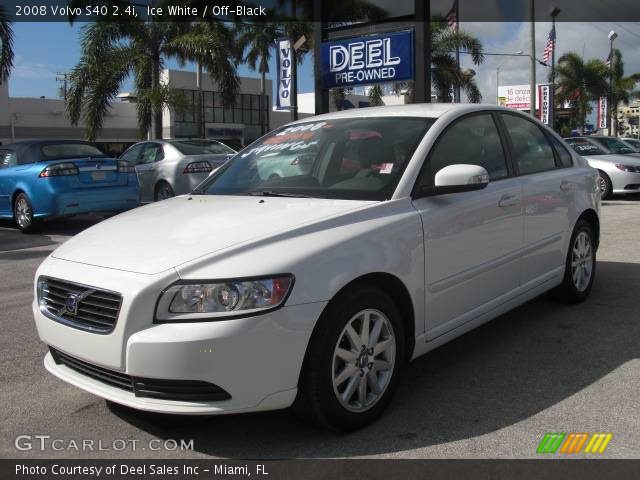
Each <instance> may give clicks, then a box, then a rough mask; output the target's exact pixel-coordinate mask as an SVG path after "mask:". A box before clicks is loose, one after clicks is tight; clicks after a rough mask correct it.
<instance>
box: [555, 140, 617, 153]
mask: <svg viewBox="0 0 640 480" xmlns="http://www.w3.org/2000/svg"><path fill="white" fill-rule="evenodd" d="M564 141H565V142H567V143H568V144H569V145H570V146H571V148H573V149H574V150H575V151H576V152H577V153H578V154H579V155H606V153H607V152H605V151H604V150H603V149H602V148H600V147H599V146H597V145H596V144H595V143H591V142H590V141H589V140H586V139H584V138H565V139H564Z"/></svg>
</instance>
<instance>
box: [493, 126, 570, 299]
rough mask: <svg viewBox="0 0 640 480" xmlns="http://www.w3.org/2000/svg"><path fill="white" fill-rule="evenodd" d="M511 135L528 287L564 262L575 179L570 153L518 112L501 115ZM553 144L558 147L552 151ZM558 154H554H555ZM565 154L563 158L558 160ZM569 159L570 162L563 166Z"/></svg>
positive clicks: (541, 281) (549, 274)
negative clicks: (519, 187) (520, 194)
mask: <svg viewBox="0 0 640 480" xmlns="http://www.w3.org/2000/svg"><path fill="white" fill-rule="evenodd" d="M500 116H501V119H502V121H503V122H504V126H505V129H506V131H507V132H508V136H509V138H510V142H509V143H510V149H511V156H512V158H513V162H514V166H515V168H516V171H517V174H518V175H519V178H520V179H521V180H522V185H523V207H524V210H523V211H524V250H523V258H522V280H521V281H522V284H523V286H524V287H525V288H532V287H535V286H536V285H539V284H541V283H543V282H545V281H546V280H549V279H550V278H551V277H553V276H554V275H556V274H557V273H558V272H559V271H560V270H561V269H562V267H563V265H564V261H565V257H564V253H563V248H564V242H563V240H564V236H565V234H566V233H567V229H568V228H569V214H570V212H569V208H570V206H571V205H572V204H573V198H574V195H575V194H576V186H577V184H576V182H577V181H579V179H578V178H573V177H572V170H571V169H567V168H563V167H564V166H570V162H571V156H570V155H569V158H568V159H567V158H566V155H567V154H568V152H566V150H564V147H563V146H562V145H561V144H560V142H557V144H558V145H557V146H556V147H553V146H552V143H551V136H547V134H546V133H545V132H544V131H543V129H542V128H541V127H540V126H539V125H537V124H536V123H534V122H532V121H531V120H529V119H527V118H525V117H524V116H522V115H517V114H510V113H501V114H500ZM556 148H562V149H563V150H564V152H562V150H560V151H556ZM556 157H557V158H556ZM563 158H564V160H563ZM563 162H564V163H565V164H566V163H568V162H569V165H563Z"/></svg>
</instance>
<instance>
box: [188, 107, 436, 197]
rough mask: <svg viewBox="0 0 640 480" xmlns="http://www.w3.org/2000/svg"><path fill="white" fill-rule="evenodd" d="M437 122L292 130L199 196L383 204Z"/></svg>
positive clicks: (355, 122) (235, 163)
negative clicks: (318, 199) (328, 200)
mask: <svg viewBox="0 0 640 480" xmlns="http://www.w3.org/2000/svg"><path fill="white" fill-rule="evenodd" d="M434 121H435V119H433V118H407V117H399V118H389V117H386V118H350V119H338V120H325V121H318V122H309V123H303V124H297V125H292V126H289V127H284V128H282V129H280V130H277V131H275V132H273V133H271V134H269V135H267V136H266V137H263V138H262V139H260V140H259V141H257V142H255V143H253V144H252V145H250V146H249V147H247V148H246V149H244V150H242V151H241V152H240V153H239V154H238V155H236V157H234V158H233V159H232V160H231V161H230V162H229V163H227V164H226V165H225V166H223V167H222V168H221V169H220V170H219V171H218V172H216V174H214V175H212V176H211V177H210V178H209V179H207V180H205V182H204V183H202V184H201V185H200V186H199V187H198V188H197V190H196V191H195V192H194V193H200V194H207V195H269V196H280V195H282V196H302V197H320V198H338V199H363V200H384V199H388V198H390V197H391V195H392V194H393V191H394V190H395V188H396V185H397V184H398V181H399V180H400V177H401V176H402V173H403V172H404V169H405V167H406V166H407V163H408V162H409V160H410V159H411V157H412V155H413V152H414V151H415V149H416V147H417V146H418V143H419V142H420V140H421V139H422V137H423V136H424V134H425V132H426V131H427V130H428V129H429V127H430V126H431V125H433V123H434Z"/></svg>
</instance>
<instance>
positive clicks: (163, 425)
mask: <svg viewBox="0 0 640 480" xmlns="http://www.w3.org/2000/svg"><path fill="white" fill-rule="evenodd" d="M99 220H100V219H96V218H92V217H83V218H76V219H71V220H65V221H60V222H54V223H49V224H47V225H46V226H45V227H44V228H43V229H42V230H41V231H40V232H39V233H37V234H35V235H30V236H26V235H23V234H21V233H19V232H18V231H17V230H15V229H13V227H12V225H11V224H10V223H9V222H4V223H0V328H1V331H2V334H1V335H0V352H1V353H0V363H1V368H0V405H1V406H2V409H1V410H0V418H1V421H2V428H1V433H0V457H4V458H36V457H39V458H45V457H46V458H80V457H85V458H151V459H153V458H203V457H233V458H253V459H256V458H294V457H295V458H299V457H312V458H318V457H320V458H322V457H340V458H344V457H378V458H536V457H539V455H538V454H536V447H537V445H538V443H539V442H540V439H541V438H542V436H543V435H544V434H545V433H547V432H590V433H596V432H603V433H612V435H613V439H612V440H611V442H610V444H609V446H608V448H607V450H606V451H605V453H603V454H601V455H598V457H599V458H640V308H639V306H640V197H635V198H619V199H615V200H612V201H607V202H604V203H603V207H602V238H601V246H600V250H599V252H598V264H597V277H596V281H595V285H594V288H593V291H592V295H591V297H590V298H589V300H587V301H586V302H585V303H583V304H580V305H577V306H565V305H559V304H557V303H555V302H554V301H553V300H551V299H550V298H549V297H548V296H546V295H545V296H542V297H539V298H537V299H535V300H533V301H531V302H529V303H527V304H526V305H523V306H521V307H520V308H518V309H516V310H514V311H512V312H510V313H508V314H506V315H503V316H501V317H500V318H498V319H496V320H494V321H492V322H490V323H488V324H486V325H484V326H483V327H481V328H479V329H477V330H475V331H473V332H470V333H468V334H466V335H464V336H463V337H461V338H459V339H457V340H455V341H453V342H451V343H449V344H448V345H445V346H443V347H441V348H439V349H437V350H435V351H433V352H431V353H429V354H427V355H426V356H423V357H421V358H419V359H418V360H416V361H414V362H413V363H412V364H411V365H410V366H409V367H408V369H407V371H406V372H405V373H404V375H403V379H402V383H401V385H400V387H399V390H398V392H397V395H396V397H395V399H394V402H393V403H392V405H391V407H390V408H389V409H388V411H387V413H386V414H385V415H384V417H383V418H381V419H380V420H379V421H378V422H376V423H375V424H374V425H372V426H370V427H368V428H365V429H363V430H361V431H358V432H355V433H352V434H349V435H340V434H336V433H330V432H325V431H321V430H318V429H316V428H314V427H312V426H310V425H307V424H305V423H303V422H301V421H299V420H297V419H296V418H295V417H293V415H292V414H290V413H289V412H288V411H279V412H271V413H260V414H246V415H233V416H219V417H204V418H203V417H174V416H165V415H156V414H147V413H140V412H135V411H133V410H129V409H126V408H123V407H118V406H114V405H111V404H108V403H107V402H105V401H104V400H102V399H100V398H98V397H95V396H93V395H91V394H88V393H85V392H83V391H82V390H79V389H77V388H75V387H72V386H70V385H68V384H66V383H64V382H62V381H60V380H58V379H56V378H55V377H53V376H52V375H50V374H48V373H47V372H46V371H45V369H44V367H43V365H42V359H43V356H44V354H45V352H46V347H45V345H43V344H42V343H40V341H39V340H38V337H37V334H36V329H35V326H34V323H33V319H32V314H31V308H30V304H31V301H32V297H33V293H32V288H33V276H34V273H35V271H36V268H37V267H38V265H39V263H40V262H41V261H42V260H43V259H44V258H45V257H46V256H47V255H48V254H49V253H50V252H51V251H52V250H53V249H54V248H55V247H56V246H57V245H59V244H60V243H62V242H64V241H65V240H66V239H67V238H69V237H70V236H72V235H74V234H76V233H78V232H79V231H81V230H83V229H84V228H87V227H88V226H90V225H92V224H93V223H95V222H97V221H99ZM19 435H28V436H31V442H32V446H33V448H31V449H29V450H18V449H17V448H16V447H15V441H16V437H18V436H19ZM35 435H48V436H50V438H49V439H45V440H44V442H45V446H46V448H45V449H44V450H41V449H40V448H39V442H40V440H36V439H35ZM22 438H23V439H24V438H25V437H22ZM53 439H60V440H61V441H59V442H57V443H56V447H57V448H61V450H54V449H53V448H52V446H51V443H50V441H51V440H53ZM167 439H176V440H177V441H178V442H179V441H180V439H183V440H185V441H186V442H187V443H188V442H189V441H191V440H193V450H186V451H185V450H180V449H172V448H173V443H172V442H171V440H169V442H168V443H167V444H166V445H167V446H168V448H169V450H151V449H150V448H149V446H150V445H151V444H150V443H149V441H150V440H160V443H157V442H156V443H154V444H153V445H155V447H156V448H158V447H159V446H160V445H162V444H163V443H162V442H164V441H165V440H167ZM83 440H84V441H86V440H93V441H94V443H93V445H94V450H93V451H91V450H88V451H87V450H85V451H81V449H80V448H78V449H75V448H73V445H74V444H76V445H77V444H81V443H82V441H83ZM121 440H122V441H121ZM123 441H126V442H127V443H126V444H127V447H126V448H125V449H124V450H119V448H120V447H121V446H122V444H123ZM152 443H153V442H152ZM133 444H135V445H136V447H135V449H134V448H133V446H132V445H133ZM21 445H22V447H23V448H25V445H26V444H25V443H21ZM98 446H100V448H102V449H101V450H98ZM78 450H80V451H78ZM581 456H582V457H588V455H585V454H583V455H581Z"/></svg>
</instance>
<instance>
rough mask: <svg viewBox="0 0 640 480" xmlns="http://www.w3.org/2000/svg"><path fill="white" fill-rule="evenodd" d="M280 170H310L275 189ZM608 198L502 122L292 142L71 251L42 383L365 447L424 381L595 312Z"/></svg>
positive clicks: (572, 163)
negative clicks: (445, 362) (286, 411)
mask: <svg viewBox="0 0 640 480" xmlns="http://www.w3.org/2000/svg"><path fill="white" fill-rule="evenodd" d="M284 162H288V163H290V164H292V165H294V166H297V168H290V169H281V171H282V172H284V173H283V174H282V175H278V176H273V175H267V174H268V173H269V172H271V171H272V169H271V168H269V165H271V164H277V165H281V164H282V163H284ZM265 172H266V173H265ZM597 180H598V173H597V171H596V170H594V169H592V168H591V167H589V166H588V165H587V163H586V161H585V160H583V159H582V158H581V157H580V156H578V155H577V154H575V153H574V152H572V151H571V150H570V149H569V148H567V146H566V144H565V143H564V142H563V141H562V140H561V139H560V138H559V137H558V136H557V135H556V134H555V133H553V132H552V131H550V130H548V129H547V128H546V127H544V126H542V125H541V124H539V123H538V122H537V121H535V120H533V119H532V118H531V117H528V116H525V115H523V114H521V113H518V112H516V111H513V110H507V109H501V108H498V107H490V106H479V105H468V106H461V105H431V106H429V105H407V106H399V107H382V108H367V109H359V110H350V111H346V112H340V113H336V114H329V115H322V116H318V117H314V118H311V119H305V120H302V121H299V122H296V123H293V124H290V125H287V126H285V127H282V128H280V129H279V130H276V131H274V132H273V133H271V134H269V135H267V136H265V137H263V138H262V139H260V140H258V141H257V142H256V143H254V144H252V145H250V146H249V147H247V148H246V149H244V150H243V151H241V152H240V153H239V154H238V155H237V156H236V157H235V158H234V159H232V160H231V161H230V162H228V163H227V164H225V165H224V166H223V167H222V168H221V169H220V170H219V171H217V172H216V173H215V174H213V175H211V176H210V177H209V178H207V179H206V180H205V181H204V182H203V183H202V184H200V185H199V186H198V187H197V188H196V189H195V190H194V191H193V192H191V193H190V194H188V195H182V196H178V197H175V198H172V199H169V200H166V201H163V202H159V203H156V204H151V205H148V206H145V207H142V208H138V209H136V210H133V211H130V212H127V213H124V214H121V215H118V216H116V217H113V218H111V219H109V220H106V221H104V222H102V223H100V224H98V225H95V226H94V227H92V228H90V229H88V230H86V231H84V232H83V233H80V234H78V235H77V236H75V237H73V238H72V239H70V240H69V241H67V242H66V243H65V244H63V245H62V246H60V247H59V248H58V249H57V250H56V251H54V252H53V253H52V254H51V255H50V256H49V257H48V258H47V259H46V260H45V261H44V262H43V264H42V265H41V266H40V268H39V269H38V271H37V273H36V278H35V300H34V303H33V312H34V315H35V320H36V325H37V329H38V333H39V335H40V338H41V339H42V341H43V342H45V343H46V344H47V345H48V346H49V347H50V350H49V353H48V354H47V355H46V358H45V366H46V368H47V369H48V370H49V371H50V372H51V373H53V374H54V375H56V376H58V377H59V378H61V379H63V380H65V381H67V382H69V383H71V384H73V385H75V386H77V387H79V388H82V389H84V390H87V391H89V392H91V393H94V394H96V395H99V396H101V397H103V398H106V399H108V400H110V401H113V402H116V403H119V404H123V405H127V406H129V407H133V408H137V409H141V410H147V411H154V412H165V413H177V414H225V413H238V412H251V411H260V410H274V409H282V408H286V407H290V406H292V405H293V406H294V408H295V409H296V410H298V411H299V412H301V413H302V414H304V415H307V416H308V417H310V418H311V419H313V420H315V421H316V422H317V423H319V424H322V425H324V426H327V427H330V428H334V429H341V430H350V429H354V428H358V427H361V426H363V425H365V424H367V423H368V422H371V421H372V420H373V419H374V418H376V417H377V416H378V415H380V414H381V413H382V411H383V409H384V408H385V407H386V406H387V405H388V403H389V401H390V400H391V397H392V394H393V392H394V390H395V388H396V384H397V380H398V376H399V374H400V372H401V370H402V369H403V368H404V366H405V364H406V363H407V362H408V361H409V360H412V359H414V358H416V357H418V356H420V355H422V354H424V353H425V352H427V351H429V350H432V349H433V348H435V347H437V346H439V345H442V344H443V343H445V342H447V341H449V340H451V339H452V338H454V337H457V336H459V335H461V334H463V333H464V332H466V331H468V330H470V329H472V328H474V327H476V326H478V325H480V324H482V323H484V322H486V321H488V320H490V319H492V318H494V317H496V316H498V315H500V314H502V313H504V312H506V311H508V310H510V309H512V308H514V307H516V306H517V305H520V304H522V303H524V302H526V301H527V300H529V299H531V298H533V297H535V296H537V295H540V294H542V293H543V292H545V291H548V290H553V292H554V294H555V295H556V296H557V297H558V298H559V299H561V300H563V301H565V302H578V301H580V300H583V299H584V298H585V297H586V296H587V295H588V294H589V291H590V289H591V285H592V283H593V280H594V276H595V266H596V250H597V247H598V237H599V220H598V218H599V208H600V207H599V202H600V194H599V190H598V187H597Z"/></svg>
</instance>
